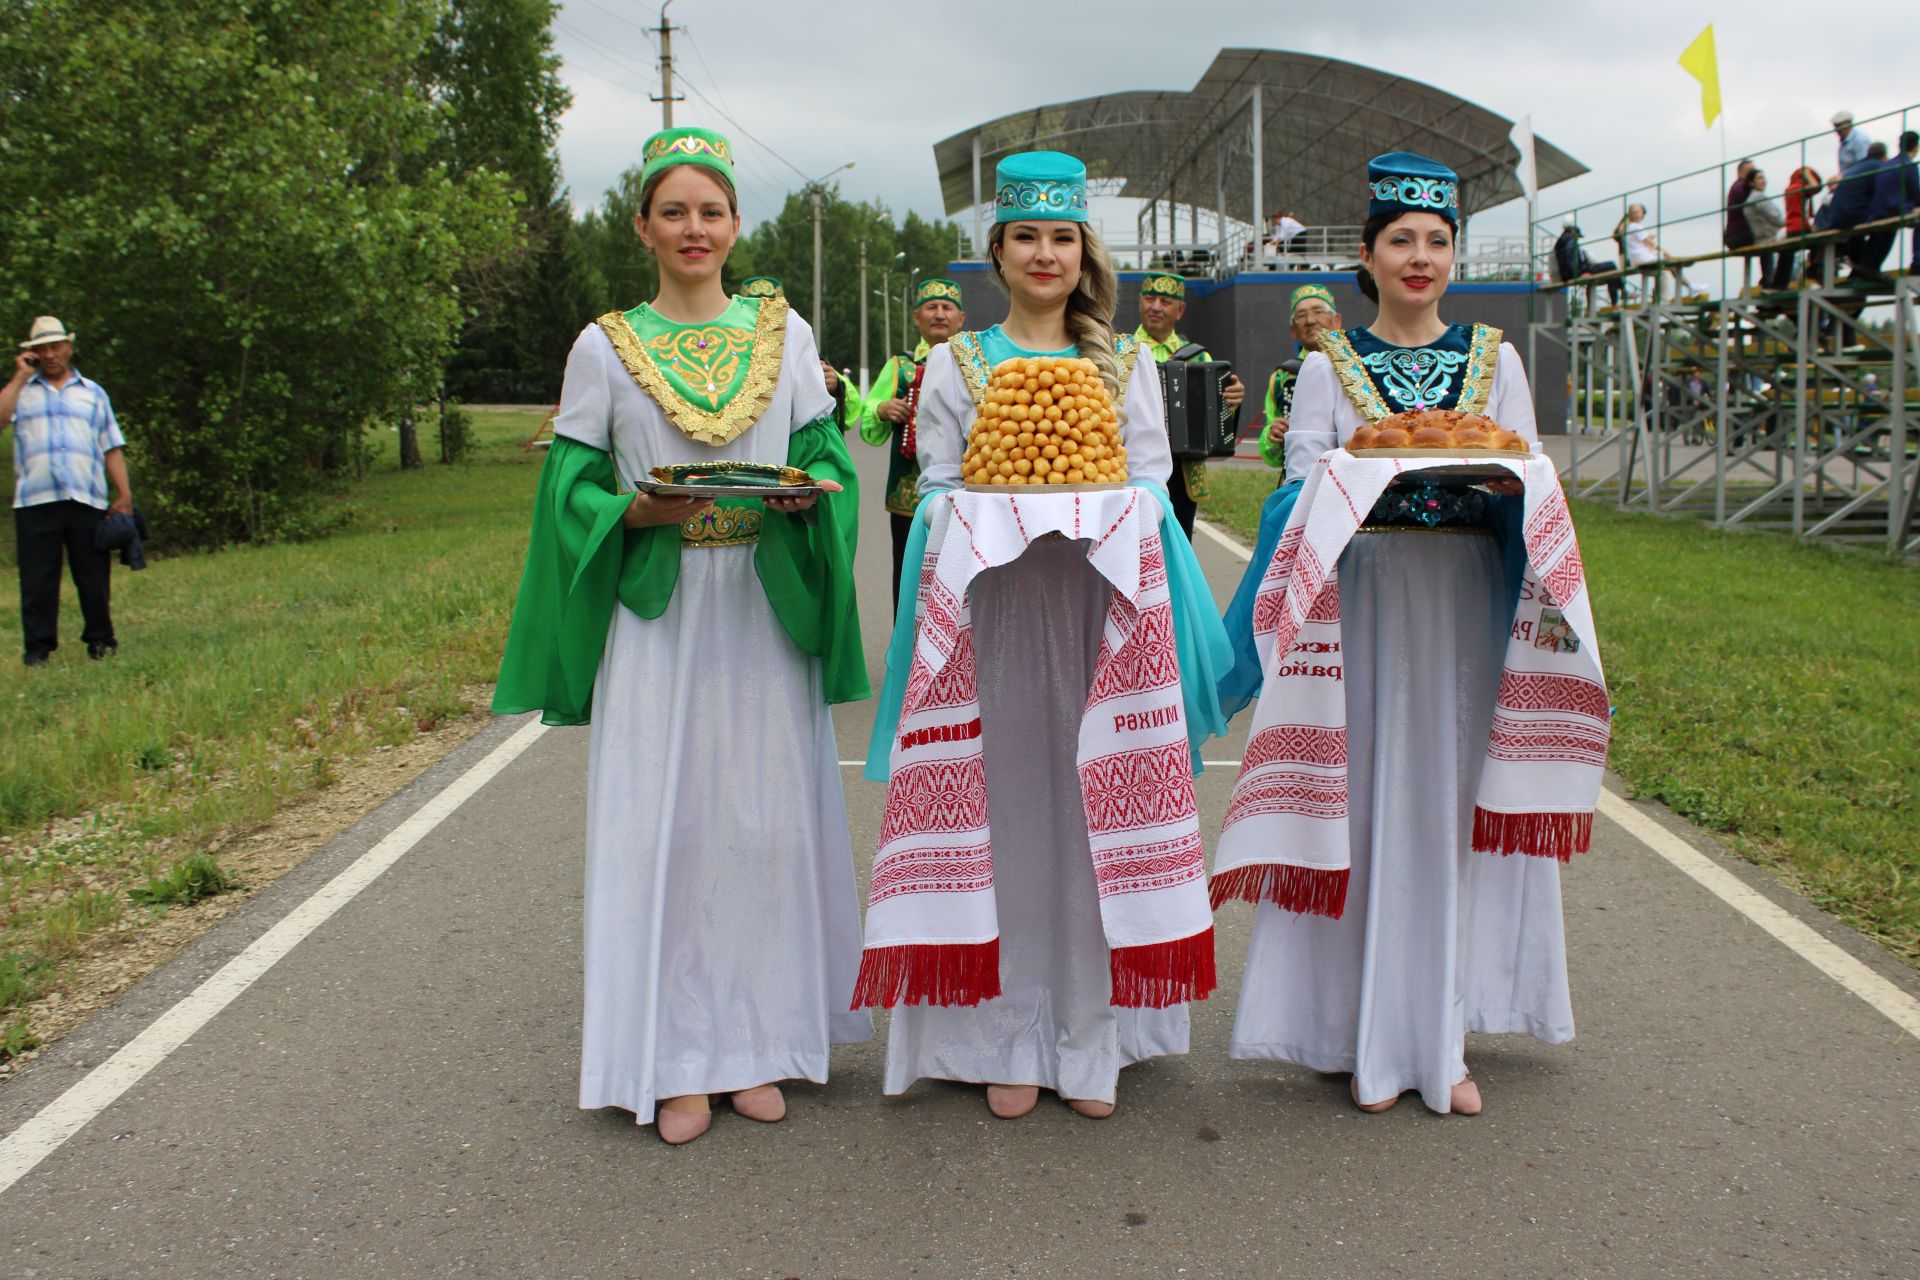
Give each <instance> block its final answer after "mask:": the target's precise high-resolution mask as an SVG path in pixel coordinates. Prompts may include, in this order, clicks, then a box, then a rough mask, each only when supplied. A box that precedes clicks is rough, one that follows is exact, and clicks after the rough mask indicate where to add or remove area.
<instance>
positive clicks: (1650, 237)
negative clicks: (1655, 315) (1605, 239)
mask: <svg viewBox="0 0 1920 1280" xmlns="http://www.w3.org/2000/svg"><path fill="white" fill-rule="evenodd" d="M1620 233H1621V234H1620V239H1621V242H1622V243H1623V244H1624V246H1625V252H1626V255H1627V265H1628V266H1633V267H1650V266H1652V265H1653V264H1654V263H1656V262H1658V261H1660V239H1659V237H1658V236H1656V235H1655V234H1654V232H1653V228H1652V227H1651V226H1649V225H1647V206H1645V205H1644V204H1630V205H1628V206H1627V216H1626V219H1625V221H1624V222H1622V224H1621V227H1620ZM1665 270H1667V271H1670V272H1672V273H1673V297H1672V301H1676V302H1677V301H1679V300H1680V299H1681V298H1684V297H1685V296H1686V295H1687V278H1686V277H1685V276H1684V275H1682V274H1681V271H1680V268H1679V267H1678V266H1671V267H1667V268H1665ZM1658 277H1659V273H1658V272H1649V273H1648V274H1647V277H1646V280H1647V288H1648V291H1649V293H1651V292H1652V290H1653V287H1654V285H1655V284H1656V283H1657V282H1658Z"/></svg>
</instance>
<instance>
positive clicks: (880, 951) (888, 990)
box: [853, 938, 1000, 1010]
mask: <svg viewBox="0 0 1920 1280" xmlns="http://www.w3.org/2000/svg"><path fill="white" fill-rule="evenodd" d="M999 994H1000V939H998V938H989V939H987V941H985V942H963V943H948V944H943V945H937V946H900V947H869V948H868V949H867V950H866V951H864V952H863V953H861V956H860V976H859V977H857V978H855V979H854V983H853V1008H855V1009H856V1010H858V1009H875V1008H885V1009H893V1008H897V1007H899V1006H900V1005H903V1004H932V1005H943V1006H944V1005H967V1006H972V1005H976V1004H979V1003H980V1002H981V1001H982V1000H991V999H993V998H994V997H995V996H997V995H999Z"/></svg>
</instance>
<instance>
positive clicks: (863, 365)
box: [860, 236, 867, 398]
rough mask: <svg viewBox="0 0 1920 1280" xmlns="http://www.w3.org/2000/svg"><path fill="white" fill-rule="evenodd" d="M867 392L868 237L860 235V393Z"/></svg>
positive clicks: (864, 393)
mask: <svg viewBox="0 0 1920 1280" xmlns="http://www.w3.org/2000/svg"><path fill="white" fill-rule="evenodd" d="M866 394H867V238H866V237H865V236H861V237H860V395H861V396H862V398H864V397H865V396H866Z"/></svg>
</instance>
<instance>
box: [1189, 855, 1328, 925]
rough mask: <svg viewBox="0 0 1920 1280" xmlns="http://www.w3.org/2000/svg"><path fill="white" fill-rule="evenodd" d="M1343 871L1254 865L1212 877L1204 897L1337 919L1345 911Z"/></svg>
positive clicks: (1281, 864) (1215, 901) (1217, 903)
mask: <svg viewBox="0 0 1920 1280" xmlns="http://www.w3.org/2000/svg"><path fill="white" fill-rule="evenodd" d="M1347 875H1348V872H1347V869H1346V868H1345V867H1342V868H1340V869H1339V870H1338V871H1324V870H1320V869H1318V868H1315V867H1296V866H1292V865H1290V864H1288V863H1284V862H1256V863H1254V864H1253V865H1251V866H1246V867H1236V868H1235V869H1234V870H1232V871H1225V872H1222V873H1221V874H1219V875H1217V876H1215V877H1214V878H1213V880H1212V882H1211V883H1210V885H1209V891H1208V897H1209V898H1211V899H1212V901H1213V909H1214V910H1215V911H1218V910H1219V909H1220V904H1221V903H1223V902H1232V901H1235V900H1238V901H1241V902H1271V903H1273V904H1274V905H1275V906H1277V907H1279V908H1280V909H1281V910H1283V911H1296V912H1299V913H1300V914H1302V915H1309V916H1325V917H1327V919H1329V920H1338V919H1339V918H1340V916H1341V915H1342V913H1344V912H1345V911H1346V909H1347Z"/></svg>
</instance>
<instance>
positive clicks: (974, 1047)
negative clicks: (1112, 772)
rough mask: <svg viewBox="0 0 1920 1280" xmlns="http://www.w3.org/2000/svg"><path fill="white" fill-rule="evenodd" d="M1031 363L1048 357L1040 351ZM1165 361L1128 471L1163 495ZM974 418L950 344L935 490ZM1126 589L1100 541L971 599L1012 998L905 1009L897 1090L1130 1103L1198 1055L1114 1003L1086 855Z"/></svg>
mask: <svg viewBox="0 0 1920 1280" xmlns="http://www.w3.org/2000/svg"><path fill="white" fill-rule="evenodd" d="M1028 354H1033V355H1040V354H1048V353H1042V352H1031V353H1028ZM1151 360H1152V356H1150V355H1148V354H1147V353H1146V352H1144V351H1143V352H1142V353H1141V355H1140V357H1139V364H1138V366H1137V367H1136V370H1135V373H1134V376H1133V377H1132V379H1131V380H1130V381H1129V382H1128V384H1127V390H1126V396H1125V398H1124V400H1123V402H1122V422H1121V438H1122V441H1123V443H1124V444H1125V445H1126V449H1127V465H1128V470H1129V473H1130V474H1131V475H1132V476H1133V477H1134V478H1135V479H1143V480H1152V481H1155V482H1156V483H1158V484H1160V485H1162V486H1164V485H1165V484H1166V482H1167V477H1168V476H1169V475H1170V474H1171V473H1172V470H1173V455H1172V454H1171V452H1170V451H1169V449H1168V445H1167V428H1166V415H1165V410H1164V407H1163V406H1162V404H1161V400H1160V392H1159V388H1158V384H1157V382H1156V379H1155V375H1154V371H1153V369H1152V368H1151V367H1150V363H1149V362H1150V361H1151ZM974 416H975V413H974V406H973V401H972V399H971V397H970V396H969V395H968V393H967V388H966V384H965V382H964V380H963V378H962V376H961V374H960V370H959V367H958V365H957V363H956V362H955V360H954V357H953V353H952V351H951V349H950V348H948V347H947V346H946V345H944V344H942V345H941V346H938V347H935V348H934V350H933V352H932V354H931V355H929V356H928V357H927V371H926V375H925V378H924V380H923V384H922V387H921V392H920V406H919V417H918V428H917V430H918V441H919V453H920V467H921V473H920V491H921V493H923V494H925V493H931V492H935V491H937V490H941V489H951V488H955V487H957V486H958V485H959V483H960V459H961V455H962V454H963V453H964V451H965V446H966V435H967V432H968V430H969V428H970V427H971V426H972V424H973V419H974ZM1110 592H1111V588H1110V587H1109V586H1108V585H1107V583H1106V581H1105V580H1104V579H1103V578H1101V577H1100V575H1099V574H1098V573H1097V572H1096V571H1095V570H1094V568H1093V566H1092V565H1090V564H1088V563H1087V557H1086V544H1085V542H1084V541H1083V542H1079V543H1074V542H1067V541H1064V540H1051V539H1050V540H1045V541H1041V542H1036V543H1035V544H1034V545H1033V547H1032V548H1030V549H1029V550H1028V551H1027V553H1026V554H1025V555H1023V556H1022V557H1021V558H1020V559H1019V560H1017V561H1015V562H1014V563H1013V564H1011V565H1006V566H1003V567H1001V568H998V569H989V570H987V571H985V572H984V573H982V574H980V576H979V577H977V578H975V579H974V586H973V591H972V594H971V602H972V611H973V635H974V652H975V662H976V663H977V671H978V674H979V688H980V721H981V725H982V726H983V733H982V738H983V745H984V749H985V756H986V772H987V804H988V815H987V816H988V821H989V822H990V823H991V824H992V828H993V880H994V884H993V890H994V903H995V910H996V911H997V912H998V915H999V923H1000V975H1001V983H1002V988H1001V994H1000V995H999V996H998V997H997V998H995V999H992V1000H986V1001H983V1002H981V1003H980V1004H979V1005H976V1006H974V1007H973V1008H933V1007H928V1006H925V1005H909V1006H905V1007H902V1008H898V1009H895V1010H894V1011H893V1019H892V1024H891V1030H890V1032H889V1033H888V1038H887V1073H886V1086H885V1087H886V1091H887V1092H888V1093H889V1094H897V1093H902V1092H905V1091H906V1089H907V1088H908V1087H910V1086H911V1085H912V1084H913V1082H914V1081H916V1080H919V1079H922V1078H930V1079H938V1080H962V1081H970V1082H974V1083H981V1084H1030V1085H1039V1086H1041V1087H1042V1088H1047V1089H1052V1090H1054V1091H1056V1092H1057V1093H1059V1094H1060V1096H1062V1097H1065V1098H1082V1099H1088V1100H1093V1101H1100V1102H1112V1101H1113V1100H1114V1093H1115V1087H1116V1085H1117V1083H1118V1080H1119V1075H1120V1068H1122V1067H1125V1066H1128V1065H1130V1064H1132V1063H1135V1062H1139V1061H1141V1060H1142V1059H1145V1058H1152V1057H1158V1056H1161V1055H1164V1054H1174V1053H1185V1052H1186V1051H1187V1006H1186V1005H1185V1004H1176V1005H1173V1006H1171V1007H1169V1008H1165V1009H1121V1008H1115V1007H1114V1006H1113V1004H1112V1003H1111V1002H1110V999H1111V995H1112V985H1111V974H1110V970H1109V968H1108V950H1107V940H1106V934H1105V933H1104V931H1103V930H1102V928H1101V924H1100V903H1099V895H1098V893H1097V892H1096V890H1095V888H1094V878H1093V855H1092V853H1091V851H1090V850H1089V848H1088V845H1087V823H1086V810H1085V808H1084V806H1083V802H1082V798H1081V792H1080V776H1079V774H1078V772H1077V771H1076V769H1075V765H1074V747H1075V744H1076V742H1077V741H1078V736H1079V732H1080V715H1081V712H1082V710H1083V709H1084V708H1085V706H1086V700H1087V692H1088V690H1089V689H1090V688H1091V687H1092V682H1093V663H1094V656H1095V654H1096V653H1097V652H1098V650H1099V646H1100V629H1101V622H1102V619H1103V618H1104V617H1105V615H1106V609H1107V601H1108V598H1109V594H1110Z"/></svg>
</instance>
